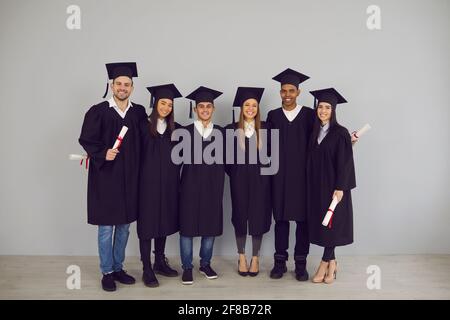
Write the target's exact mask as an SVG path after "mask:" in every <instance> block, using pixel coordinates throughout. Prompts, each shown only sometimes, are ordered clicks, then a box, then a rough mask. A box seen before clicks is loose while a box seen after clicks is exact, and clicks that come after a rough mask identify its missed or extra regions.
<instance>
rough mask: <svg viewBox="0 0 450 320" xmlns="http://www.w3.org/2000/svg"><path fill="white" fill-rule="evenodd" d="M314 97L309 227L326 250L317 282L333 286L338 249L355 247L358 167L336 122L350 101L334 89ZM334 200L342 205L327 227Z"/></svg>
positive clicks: (349, 142)
mask: <svg viewBox="0 0 450 320" xmlns="http://www.w3.org/2000/svg"><path fill="white" fill-rule="evenodd" d="M311 94H313V95H314V97H315V99H317V103H318V104H317V107H316V114H317V115H316V117H315V122H314V129H313V133H312V135H311V140H310V144H309V155H308V165H307V175H308V226H309V237H310V241H311V243H313V244H316V245H319V246H321V247H324V252H323V256H322V261H321V263H320V265H319V267H318V269H317V272H316V274H315V275H314V278H313V282H315V283H321V282H325V283H332V282H333V281H334V279H335V278H336V270H337V262H336V258H335V253H334V250H335V247H336V246H345V245H348V244H351V243H353V209H352V195H351V189H353V188H355V187H356V182H355V166H354V163H353V150H352V139H351V137H350V134H349V132H348V130H347V129H346V128H344V127H343V126H341V125H340V124H339V123H338V122H337V119H336V106H337V105H338V104H341V103H345V102H347V101H346V100H345V99H344V98H343V97H342V96H341V95H340V94H339V93H338V92H337V91H336V90H335V89H333V88H328V89H323V90H316V91H312V92H311ZM333 197H336V198H337V200H338V201H339V202H338V204H337V206H336V209H335V210H334V214H333V216H332V219H331V221H330V223H329V225H327V226H323V225H322V221H323V219H324V217H325V214H326V213H327V210H328V208H329V206H330V203H331V201H332V199H333Z"/></svg>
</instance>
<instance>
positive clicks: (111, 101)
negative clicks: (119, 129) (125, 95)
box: [108, 97, 133, 118]
mask: <svg viewBox="0 0 450 320" xmlns="http://www.w3.org/2000/svg"><path fill="white" fill-rule="evenodd" d="M108 103H109V106H110V108H114V110H116V111H117V113H118V114H119V115H120V116H121V117H122V118H125V116H126V115H127V112H128V110H129V109H130V108H131V107H132V106H133V104H132V103H131V100H130V99H128V105H127V108H126V109H125V111H122V110H120V109H119V107H118V106H117V103H116V100H114V97H111V98H110V99H109V100H108Z"/></svg>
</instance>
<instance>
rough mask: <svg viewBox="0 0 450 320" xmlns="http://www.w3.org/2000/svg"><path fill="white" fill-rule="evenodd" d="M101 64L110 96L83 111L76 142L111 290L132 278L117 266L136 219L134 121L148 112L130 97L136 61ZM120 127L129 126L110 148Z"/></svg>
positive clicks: (105, 284)
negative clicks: (84, 164)
mask: <svg viewBox="0 0 450 320" xmlns="http://www.w3.org/2000/svg"><path fill="white" fill-rule="evenodd" d="M106 68H107V71H108V77H109V79H111V80H112V83H111V85H110V87H111V89H112V91H113V96H112V97H111V98H110V99H109V100H108V101H103V102H101V103H99V104H97V105H94V106H92V107H91V108H90V109H89V110H88V112H87V113H86V115H85V117H84V122H83V127H82V129H81V134H80V138H79V142H80V144H81V145H82V146H83V148H84V150H86V152H87V154H88V157H89V161H90V166H89V176H88V194H87V204H88V223H89V224H93V225H98V252H99V256H100V270H101V272H102V274H103V278H102V288H103V290H105V291H115V290H116V284H115V281H119V282H120V283H123V284H134V283H135V279H134V278H133V277H131V276H130V275H128V274H127V273H126V272H125V271H124V270H123V269H122V268H123V262H124V260H125V248H126V245H127V241H128V235H129V227H130V223H131V222H133V221H136V218H137V194H138V192H137V191H138V169H139V148H140V147H139V123H140V121H142V120H145V119H146V118H147V114H146V113H145V109H144V107H143V106H141V105H138V104H134V103H132V102H131V101H130V99H129V97H130V95H131V93H132V92H133V77H137V69H136V63H134V62H127V63H109V64H107V65H106ZM107 88H108V87H107ZM106 93H107V92H106ZM106 93H105V96H106ZM124 126H125V127H127V128H128V131H127V132H126V134H125V136H124V137H122V138H121V139H119V140H120V144H119V147H117V148H115V149H112V147H113V145H114V142H115V141H116V139H117V138H118V135H119V133H120V131H121V129H122V128H123V127H124Z"/></svg>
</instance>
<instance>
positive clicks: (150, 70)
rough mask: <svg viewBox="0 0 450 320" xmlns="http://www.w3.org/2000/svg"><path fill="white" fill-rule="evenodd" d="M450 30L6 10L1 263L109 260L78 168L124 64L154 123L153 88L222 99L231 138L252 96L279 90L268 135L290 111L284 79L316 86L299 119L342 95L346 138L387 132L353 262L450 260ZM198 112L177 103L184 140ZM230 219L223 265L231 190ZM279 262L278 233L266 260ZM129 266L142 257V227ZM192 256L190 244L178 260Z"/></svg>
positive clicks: (322, 20) (204, 5) (287, 6)
mask: <svg viewBox="0 0 450 320" xmlns="http://www.w3.org/2000/svg"><path fill="white" fill-rule="evenodd" d="M449 18H450V2H449V1H447V0H432V1H425V0H415V1H409V0H408V1H406V0H396V1H387V0H374V1H372V0H371V1H365V0H342V1H332V0H321V1H312V0H290V1H288V0H279V1H257V0H239V1H237V0H236V1H223V0H222V1H219V0H193V1H183V0H154V1H144V0H142V1H120V0H108V1H106V0H101V1H87V0H73V1H72V0H71V1H65V0H62V1H59V0H58V1H56V0H42V1H32V0H19V1H16V0H1V1H0V43H1V51H0V70H1V72H0V79H1V85H0V97H1V100H2V102H1V117H0V119H1V120H0V135H1V136H0V137H1V138H0V141H1V157H0V159H1V160H0V161H1V166H0V170H1V171H0V172H1V174H0V178H1V189H0V221H1V222H0V254H1V255H96V254H97V229H96V227H95V226H91V225H88V224H87V217H86V187H87V171H86V170H85V169H84V167H82V166H80V165H79V163H77V162H74V161H69V160H68V155H69V154H70V153H83V150H82V148H81V146H80V145H79V144H78V137H79V134H80V130H81V125H82V121H83V118H84V114H85V112H86V111H87V110H88V108H89V107H90V106H92V105H93V104H96V103H98V102H100V101H101V100H102V98H101V97H102V95H103V93H104V90H105V84H106V80H107V74H106V69H105V63H109V62H118V61H136V62H137V66H138V71H139V77H138V78H136V79H135V83H134V85H135V91H134V93H133V95H132V101H134V102H136V103H139V104H143V105H145V106H146V108H147V109H146V110H147V112H149V109H148V105H149V94H148V92H147V90H146V89H145V87H146V86H151V85H156V84H163V83H171V82H173V83H175V84H176V85H177V87H178V88H179V89H180V91H181V92H182V93H183V94H184V95H186V94H187V93H189V92H191V91H192V90H193V89H195V88H197V87H198V86H199V85H205V86H208V87H211V88H216V89H218V90H220V91H223V92H224V94H223V95H222V96H221V97H220V98H219V99H217V100H216V112H215V114H214V122H215V123H217V124H219V125H226V124H228V123H230V122H231V109H232V108H231V105H232V102H233V100H232V99H233V97H234V94H235V92H236V88H237V87H238V86H258V87H265V88H266V90H265V93H264V96H263V99H262V102H261V108H262V118H263V119H265V117H266V115H267V112H268V111H269V110H271V109H273V108H277V107H279V106H280V97H279V83H278V82H275V81H273V80H271V78H272V77H273V76H274V75H276V74H278V73H279V72H281V71H282V70H284V69H286V68H288V67H289V68H293V69H296V70H299V71H301V72H302V73H304V74H307V75H309V76H310V77H311V79H309V80H308V81H306V82H305V83H303V84H302V85H301V89H302V93H301V95H300V97H299V104H302V105H305V106H309V107H311V106H312V103H313V99H312V96H311V95H310V94H309V91H310V90H315V89H319V88H325V87H330V86H333V87H335V88H337V89H338V90H339V92H341V93H342V94H343V95H344V96H345V97H346V98H347V100H348V101H349V103H348V104H345V105H342V106H341V107H340V108H339V109H338V110H337V117H338V120H339V122H340V123H341V124H342V125H344V126H346V127H347V128H348V129H349V130H356V129H358V128H360V127H362V126H363V125H364V124H365V123H370V125H371V126H372V130H370V131H369V132H368V133H367V134H366V135H365V136H364V137H362V138H361V139H360V141H359V142H358V143H357V145H356V146H355V147H354V158H355V164H356V182H357V188H356V189H355V190H354V191H353V206H354V230H355V243H354V244H353V245H351V246H347V247H345V248H342V249H338V250H339V254H358V255H360V254H415V253H421V254H424V253H425V254H426V253H430V254H431V253H447V254H448V253H450V232H449V227H450V218H449V216H450V209H449V208H450V200H449V199H450V197H449V189H450V182H449V181H450V180H449V177H450V172H449V171H450V170H449V145H450V143H449V142H448V138H449V136H450V135H449V133H450V130H449V126H448V120H449V119H450V117H449V116H450V111H449V109H450V108H449V106H450V104H449V101H450V90H449V88H450V62H449V61H450V60H449V59H448V57H450V34H449V30H450V19H449ZM188 105H189V102H188V101H187V100H185V99H177V100H176V102H175V106H174V107H175V117H176V120H177V121H178V122H179V123H181V124H183V125H186V124H189V123H190V121H191V120H189V118H188V114H189V109H188ZM237 112H238V111H236V113H237ZM223 203H224V233H223V235H222V236H221V237H220V238H218V239H217V240H216V246H215V254H217V255H233V254H235V251H236V249H235V240H234V234H233V228H232V226H231V222H230V217H231V200H230V191H229V182H228V180H226V183H225V194H224V198H223ZM291 230H293V228H291ZM293 237H294V232H292V233H291V238H292V239H291V240H292V242H293V240H294V239H293ZM197 245H198V244H197ZM273 251H274V239H273V225H272V230H271V231H270V232H269V233H267V235H266V236H265V237H264V240H263V247H262V254H263V255H272V254H273ZM127 252H128V255H138V252H139V250H138V242H137V237H136V225H135V224H133V225H132V228H131V237H130V240H129V246H128V248H127ZM178 252H179V249H178V234H175V235H173V236H171V237H169V239H168V247H167V254H168V255H177V254H178ZM312 252H313V253H318V252H319V250H318V248H316V247H314V246H313V248H312Z"/></svg>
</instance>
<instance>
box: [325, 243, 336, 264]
mask: <svg viewBox="0 0 450 320" xmlns="http://www.w3.org/2000/svg"><path fill="white" fill-rule="evenodd" d="M334 248H335V247H325V248H323V256H322V260H323V261H325V262H329V261H330V260H335V259H336V257H335V256H334Z"/></svg>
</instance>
